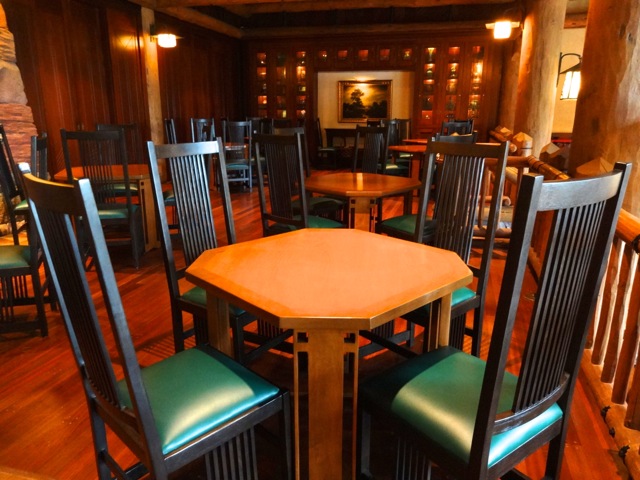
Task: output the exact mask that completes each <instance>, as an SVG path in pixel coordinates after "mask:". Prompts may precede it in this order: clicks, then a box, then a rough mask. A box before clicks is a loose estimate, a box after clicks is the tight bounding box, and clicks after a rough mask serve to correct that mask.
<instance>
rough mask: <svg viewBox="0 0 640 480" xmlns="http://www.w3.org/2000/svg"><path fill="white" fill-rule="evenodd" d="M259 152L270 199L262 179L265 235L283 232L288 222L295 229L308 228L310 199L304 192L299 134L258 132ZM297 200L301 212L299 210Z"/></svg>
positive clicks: (261, 206)
mask: <svg viewBox="0 0 640 480" xmlns="http://www.w3.org/2000/svg"><path fill="white" fill-rule="evenodd" d="M255 149H256V152H257V151H258V149H260V151H261V152H263V155H264V157H263V158H264V160H265V167H266V170H267V171H266V172H263V171H262V165H261V164H260V162H259V163H258V177H259V178H263V175H266V178H267V182H268V186H269V188H268V195H269V196H268V198H267V193H266V190H267V189H265V188H264V186H263V185H261V183H262V182H259V184H258V186H259V191H260V208H261V213H262V226H263V232H264V235H265V236H266V235H272V234H274V233H280V230H279V228H280V227H282V226H283V225H286V226H288V227H290V228H292V229H297V228H306V227H307V226H308V223H307V213H308V209H307V199H306V195H304V174H303V172H304V167H303V165H302V138H301V135H300V134H297V135H256V141H255ZM295 201H298V202H299V208H300V211H299V212H296V208H295V203H294V202H295ZM274 224H275V226H274Z"/></svg>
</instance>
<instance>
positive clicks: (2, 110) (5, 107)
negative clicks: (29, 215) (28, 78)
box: [0, 4, 37, 162]
mask: <svg viewBox="0 0 640 480" xmlns="http://www.w3.org/2000/svg"><path fill="white" fill-rule="evenodd" d="M0 123H2V124H3V125H4V129H5V132H6V134H7V140H8V142H9V146H10V147H11V153H12V154H13V158H14V159H15V161H16V162H25V161H29V158H30V157H31V136H32V135H37V130H36V126H35V125H34V123H33V113H32V112H31V107H29V106H28V105H27V96H26V94H25V92H24V84H23V83H22V77H21V76H20V70H19V69H18V65H17V64H16V49H15V43H14V40H13V35H12V34H11V32H10V31H9V27H8V25H7V18H6V15H5V13H4V9H3V8H2V5H1V4H0Z"/></svg>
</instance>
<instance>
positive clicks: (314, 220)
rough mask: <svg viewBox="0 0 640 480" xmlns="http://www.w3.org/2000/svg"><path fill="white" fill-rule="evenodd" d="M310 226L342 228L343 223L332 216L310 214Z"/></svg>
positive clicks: (308, 219)
mask: <svg viewBox="0 0 640 480" xmlns="http://www.w3.org/2000/svg"><path fill="white" fill-rule="evenodd" d="M307 222H308V223H309V228H342V227H344V225H343V224H341V223H340V222H336V221H335V220H331V219H330V218H324V217H316V216H315V215H309V217H308V218H307Z"/></svg>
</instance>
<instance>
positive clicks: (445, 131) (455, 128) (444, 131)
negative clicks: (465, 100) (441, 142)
mask: <svg viewBox="0 0 640 480" xmlns="http://www.w3.org/2000/svg"><path fill="white" fill-rule="evenodd" d="M471 132H473V118H471V119H469V120H453V121H447V122H442V126H441V128H440V135H451V134H453V133H457V134H459V135H467V134H469V133H471Z"/></svg>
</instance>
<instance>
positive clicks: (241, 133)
mask: <svg viewBox="0 0 640 480" xmlns="http://www.w3.org/2000/svg"><path fill="white" fill-rule="evenodd" d="M251 128H252V126H251V122H250V121H230V120H222V141H223V142H224V145H225V156H226V159H227V173H228V175H229V182H238V183H242V184H248V186H249V191H251V190H252V187H253V179H252V176H253V174H252V166H253V161H252V158H251V156H252V155H253V132H252V130H251ZM256 158H260V157H259V156H258V157H256ZM258 178H260V177H258Z"/></svg>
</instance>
